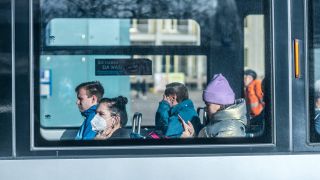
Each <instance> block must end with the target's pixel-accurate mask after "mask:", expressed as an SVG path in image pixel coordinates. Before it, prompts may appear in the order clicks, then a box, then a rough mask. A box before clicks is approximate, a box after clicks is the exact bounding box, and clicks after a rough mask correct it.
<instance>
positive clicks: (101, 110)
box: [96, 103, 120, 129]
mask: <svg viewBox="0 0 320 180" xmlns="http://www.w3.org/2000/svg"><path fill="white" fill-rule="evenodd" d="M96 113H97V114H99V115H100V116H101V117H102V118H103V119H104V120H105V121H106V123H107V127H106V129H112V128H114V127H115V126H118V125H119V124H120V122H119V121H118V120H119V118H118V116H115V115H113V116H112V114H111V111H110V109H109V108H108V106H107V104H106V103H100V104H99V106H98V108H97V110H96Z"/></svg>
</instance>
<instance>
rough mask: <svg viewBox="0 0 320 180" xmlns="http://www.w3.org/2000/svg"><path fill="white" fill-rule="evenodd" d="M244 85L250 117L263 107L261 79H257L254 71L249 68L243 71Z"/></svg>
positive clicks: (258, 112)
mask: <svg viewBox="0 0 320 180" xmlns="http://www.w3.org/2000/svg"><path fill="white" fill-rule="evenodd" d="M244 86H245V97H246V101H247V105H248V110H249V113H250V117H251V118H254V117H256V116H258V115H260V114H261V112H262V110H263V109H264V102H263V91H262V86H261V81H260V80H258V79H257V73H256V72H255V71H253V70H251V69H248V70H246V71H244Z"/></svg>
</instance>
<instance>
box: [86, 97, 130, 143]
mask: <svg viewBox="0 0 320 180" xmlns="http://www.w3.org/2000/svg"><path fill="white" fill-rule="evenodd" d="M127 103H128V99H127V98H126V97H122V96H118V97H116V98H111V99H110V98H103V99H101V101H100V102H99V105H98V108H97V114H96V115H95V117H94V118H93V119H92V121H91V125H92V130H93V131H95V132H97V136H96V137H95V139H98V140H101V139H116V138H130V133H131V130H130V129H126V128H124V127H125V126H126V124H127V121H128V116H127V111H126V104H127Z"/></svg>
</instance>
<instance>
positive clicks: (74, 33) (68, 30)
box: [45, 18, 200, 46]
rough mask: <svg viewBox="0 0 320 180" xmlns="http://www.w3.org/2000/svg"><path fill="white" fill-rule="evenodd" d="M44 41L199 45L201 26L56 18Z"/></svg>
mask: <svg viewBox="0 0 320 180" xmlns="http://www.w3.org/2000/svg"><path fill="white" fill-rule="evenodd" d="M126 39H129V41H127V42H126ZM45 42H46V44H47V45H48V46H111V45H115V46H124V45H141V46H149V45H152V46H162V45H200V26H199V24H198V23H197V22H196V21H194V20H191V19H179V20H178V19H102V18H95V19H94V18H90V19H89V18H87V19H73V18H56V19H53V20H51V21H50V22H49V23H48V25H47V27H46V36H45Z"/></svg>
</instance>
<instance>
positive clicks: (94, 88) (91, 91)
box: [75, 81, 104, 101]
mask: <svg viewBox="0 0 320 180" xmlns="http://www.w3.org/2000/svg"><path fill="white" fill-rule="evenodd" d="M81 88H84V89H85V90H86V91H87V96H88V97H92V95H95V96H97V98H98V101H100V99H101V98H102V97H103V94H104V89H103V86H102V85H101V83H100V82H99V81H91V82H84V83H81V84H79V85H78V86H77V87H76V89H75V92H76V93H79V90H80V89H81Z"/></svg>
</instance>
